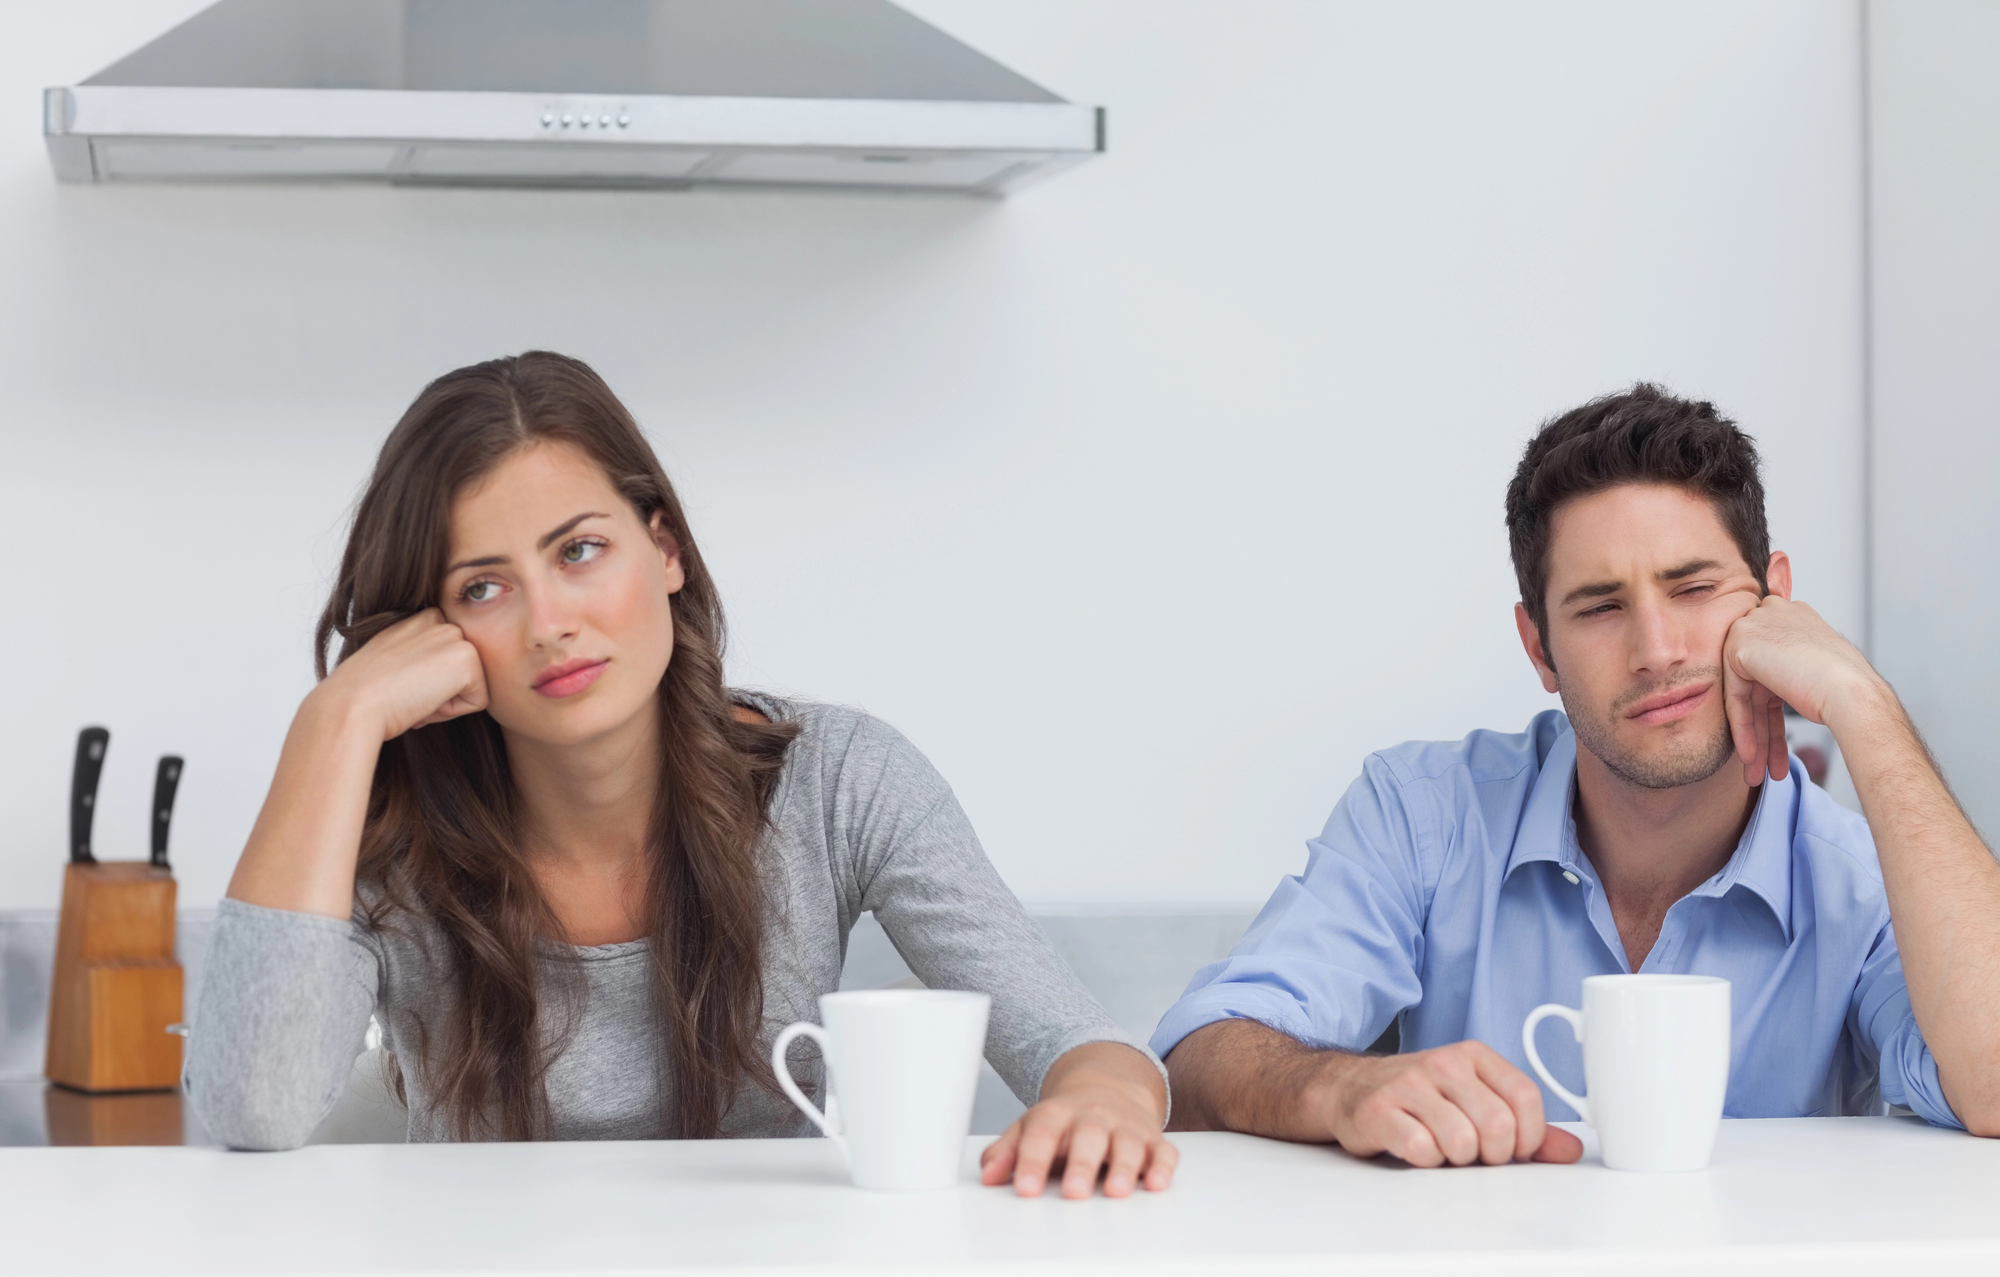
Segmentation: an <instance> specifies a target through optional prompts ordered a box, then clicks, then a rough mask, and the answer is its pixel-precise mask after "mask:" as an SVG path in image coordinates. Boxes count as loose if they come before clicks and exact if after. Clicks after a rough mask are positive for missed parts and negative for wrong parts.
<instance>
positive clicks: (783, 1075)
mask: <svg viewBox="0 0 2000 1277" xmlns="http://www.w3.org/2000/svg"><path fill="white" fill-rule="evenodd" d="M793 1038H811V1039H812V1040H813V1041H815V1042H817V1043H819V1052H820V1055H821V1056H822V1057H824V1056H825V1055H826V1054H827V1053H828V1051H829V1050H830V1044H829V1041H828V1039H827V1036H826V1030H825V1029H822V1028H820V1027H819V1026H818V1025H817V1024H814V1023H812V1022H811V1021H810V1020H800V1021H799V1022H798V1023H797V1024H788V1025H786V1026H785V1029H784V1031H783V1032H782V1033H780V1034H778V1040H777V1041H775V1042H773V1043H771V1069H772V1071H773V1072H775V1073H776V1074H777V1075H778V1086H779V1088H780V1089H782V1090H783V1091H784V1093H785V1097H786V1098H787V1099H789V1100H791V1102H792V1103H794V1104H796V1105H798V1107H799V1112H801V1113H804V1114H805V1115H806V1116H807V1117H809V1118H811V1119H812V1124H813V1125H814V1126H817V1127H818V1128H819V1129H820V1134H822V1135H826V1136H828V1137H830V1138H832V1139H835V1140H838V1139H839V1138H840V1127H839V1126H838V1125H836V1124H835V1123H834V1121H833V1119H832V1118H830V1117H828V1116H827V1115H826V1114H825V1113H822V1112H820V1111H819V1109H818V1108H816V1107H814V1105H813V1102H812V1101H811V1100H809V1099H807V1098H806V1093H805V1092H804V1091H801V1090H800V1089H799V1084H798V1083H797V1082H794V1081H792V1071H791V1070H790V1069H789V1068H786V1067H785V1049H786V1048H787V1047H789V1046H791V1044H792V1039H793ZM826 1106H827V1107H828V1108H829V1109H830V1108H832V1107H833V1097H832V1096H830V1095H829V1096H828V1097H827V1102H826Z"/></svg>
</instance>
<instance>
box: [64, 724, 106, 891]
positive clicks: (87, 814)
mask: <svg viewBox="0 0 2000 1277" xmlns="http://www.w3.org/2000/svg"><path fill="white" fill-rule="evenodd" d="M110 748H111V733H110V732H108V731H105V730H104V729H103V728H102V727H86V728H84V729H83V730H82V731H80V732H78V733H77V734H76V770H75V771H74V772H72V773H71V774H70V782H69V859H70V863H71V864H76V865H88V864H92V863H94V862H95V861H96V860H97V857H95V856H93V855H91V854H90V818H91V817H92V816H93V815H95V814H96V812H97V778H98V777H99V776H102V775H103V774H104V752H105V751H106V750H108V749H110Z"/></svg>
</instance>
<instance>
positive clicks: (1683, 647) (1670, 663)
mask: <svg viewBox="0 0 2000 1277" xmlns="http://www.w3.org/2000/svg"><path fill="white" fill-rule="evenodd" d="M1632 611H1633V618H1634V620H1635V622H1636V625H1635V628H1634V632H1633V636H1632V670H1633V672H1634V673H1644V674H1654V675H1660V674H1665V673H1667V672H1668V671H1670V670H1672V669H1673V668H1674V667H1675V666H1677V665H1680V664H1681V663H1683V662H1684V661H1686V660H1687V633H1686V630H1685V629H1684V627H1683V626H1682V624H1681V622H1680V618H1678V617H1676V616H1675V615H1674V614H1673V611H1672V609H1670V608H1666V607H1662V606H1660V605H1659V604H1656V603H1640V604H1638V605H1637V606H1635V607H1634V608H1633V609H1632Z"/></svg>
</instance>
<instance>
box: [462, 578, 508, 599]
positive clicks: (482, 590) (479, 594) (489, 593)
mask: <svg viewBox="0 0 2000 1277" xmlns="http://www.w3.org/2000/svg"><path fill="white" fill-rule="evenodd" d="M499 592H500V583H499V582H498V581H474V582H472V584H470V585H468V586H466V587H465V588H464V589H463V590H460V591H459V592H458V597H460V598H462V599H464V600H465V601H466V602H467V603H484V602H486V601H487V600H489V599H491V598H492V597H493V596H494V595H495V594H498V593H499Z"/></svg>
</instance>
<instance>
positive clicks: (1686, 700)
mask: <svg viewBox="0 0 2000 1277" xmlns="http://www.w3.org/2000/svg"><path fill="white" fill-rule="evenodd" d="M1714 690H1715V684H1713V683H1702V684H1699V685H1697V686H1694V687H1676V688H1672V689H1670V690H1668V691H1664V692H1655V693H1653V694H1652V695H1651V696H1648V697H1646V698H1645V699H1644V700H1641V701H1640V702H1639V703H1638V704H1636V705H1634V706H1633V707H1632V708H1631V709H1628V710H1626V711H1625V717H1626V718H1628V719H1630V720H1632V721H1633V722H1635V723H1645V724H1647V725H1649V726H1657V725H1658V724H1660V723H1671V722H1674V721H1676V720H1677V719H1682V718H1686V717H1687V716H1688V715H1689V714H1692V713H1694V712H1695V711H1696V710H1698V709H1700V708H1701V707H1702V706H1703V705H1706V704H1707V703H1708V697H1709V693H1711V692H1713V691H1714Z"/></svg>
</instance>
